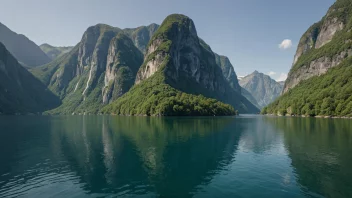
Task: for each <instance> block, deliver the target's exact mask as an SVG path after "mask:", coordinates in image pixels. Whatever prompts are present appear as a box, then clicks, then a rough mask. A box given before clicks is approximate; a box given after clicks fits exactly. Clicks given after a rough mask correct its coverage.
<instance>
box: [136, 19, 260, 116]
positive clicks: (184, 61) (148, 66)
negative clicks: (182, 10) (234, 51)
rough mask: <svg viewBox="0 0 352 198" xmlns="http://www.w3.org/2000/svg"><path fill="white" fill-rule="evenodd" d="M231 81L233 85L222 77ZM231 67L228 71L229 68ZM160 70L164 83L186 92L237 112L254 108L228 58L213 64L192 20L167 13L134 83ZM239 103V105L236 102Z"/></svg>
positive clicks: (254, 109) (209, 51)
mask: <svg viewBox="0 0 352 198" xmlns="http://www.w3.org/2000/svg"><path fill="white" fill-rule="evenodd" d="M221 66H223V68H224V73H225V74H227V77H229V80H233V79H235V80H234V81H233V84H232V85H233V87H231V86H230V85H229V82H228V81H227V80H226V79H225V77H224V74H223V71H222V70H221ZM231 68H232V70H231ZM159 71H161V72H163V74H164V75H165V82H166V83H168V84H169V85H171V86H172V87H174V88H176V89H179V90H181V91H183V92H186V93H191V94H202V95H204V96H206V97H211V98H216V99H219V100H220V101H223V102H227V103H230V104H233V105H234V106H235V108H236V107H238V109H240V111H242V112H245V111H246V110H244V108H248V109H247V112H248V111H249V112H253V111H257V110H256V108H255V107H254V105H253V104H251V103H250V102H249V101H248V100H246V99H245V98H244V97H243V96H242V95H241V94H240V89H239V88H238V86H237V85H236V81H237V76H236V74H235V72H234V70H233V67H232V65H231V63H230V62H229V61H228V59H226V58H224V57H223V65H221V63H220V65H218V64H217V63H216V59H215V54H214V53H213V52H212V50H211V49H210V47H209V46H208V45H206V44H205V43H204V41H202V40H201V39H199V38H198V35H197V31H196V28H195V26H194V23H193V21H192V20H191V19H190V18H188V17H186V16H183V15H170V16H168V17H167V18H166V19H165V20H164V22H163V24H162V25H161V27H160V28H159V30H158V31H157V32H156V33H155V35H154V37H153V39H152V40H151V42H150V45H149V47H148V49H147V52H146V56H145V61H144V63H143V65H142V66H141V68H140V70H139V71H138V74H137V77H136V84H139V83H141V82H142V81H144V80H146V79H148V78H150V77H152V76H153V75H154V74H155V73H157V72H159ZM240 104H242V105H240Z"/></svg>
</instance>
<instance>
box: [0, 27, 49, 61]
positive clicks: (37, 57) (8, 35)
mask: <svg viewBox="0 0 352 198" xmlns="http://www.w3.org/2000/svg"><path fill="white" fill-rule="evenodd" d="M0 42H1V43H3V44H4V45H5V47H6V48H7V50H8V51H9V52H10V53H11V54H12V55H13V56H14V57H15V58H16V59H17V60H18V61H19V62H20V63H21V64H22V65H23V66H26V67H35V66H39V65H44V64H46V63H49V62H50V58H49V57H48V56H47V55H46V54H45V53H44V52H43V51H42V50H41V49H40V48H39V47H38V46H37V45H36V44H35V43H34V42H33V41H31V40H29V39H28V38H27V37H26V36H24V35H22V34H17V33H15V32H13V31H12V30H10V29H9V28H8V27H6V26H5V25H4V24H2V23H0Z"/></svg>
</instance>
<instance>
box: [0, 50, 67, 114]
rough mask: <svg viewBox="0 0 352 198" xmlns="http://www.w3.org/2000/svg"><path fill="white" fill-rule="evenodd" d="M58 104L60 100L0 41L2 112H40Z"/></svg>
mask: <svg viewBox="0 0 352 198" xmlns="http://www.w3.org/2000/svg"><path fill="white" fill-rule="evenodd" d="M58 105H60V100H59V99H58V98H57V97H56V96H55V95H54V94H53V93H51V92H50V91H49V90H47V88H46V86H45V85H44V84H42V83H41V82H40V81H39V80H37V79H36V78H35V77H34V76H33V75H32V74H31V73H29V72H28V71H27V70H26V69H25V68H23V67H22V66H21V65H20V64H19V63H18V62H17V60H16V59H15V58H14V57H13V56H12V54H11V53H10V52H9V51H7V49H6V47H5V46H4V45H3V44H2V43H0V114H18V113H20V114H27V113H38V112H43V111H45V110H48V109H51V108H55V107H57V106H58Z"/></svg>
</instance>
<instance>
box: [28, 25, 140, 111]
mask: <svg viewBox="0 0 352 198" xmlns="http://www.w3.org/2000/svg"><path fill="white" fill-rule="evenodd" d="M123 33H124V31H123V30H121V29H119V28H116V27H111V26H108V25H105V24H98V25H95V26H92V27H90V28H88V29H87V30H86V32H85V33H84V35H83V37H82V39H81V41H80V42H79V43H78V44H77V45H76V46H75V47H74V48H73V49H72V50H71V51H70V52H69V53H66V54H64V55H62V56H60V57H58V58H57V59H55V60H54V61H53V62H51V63H49V64H47V65H44V66H41V67H38V68H35V69H33V70H31V72H32V73H33V74H34V75H35V76H37V77H38V78H39V79H40V80H41V81H42V82H44V83H45V84H46V85H47V86H48V87H49V88H50V89H51V90H52V91H53V92H54V93H55V94H56V95H58V96H59V97H60V98H61V99H62V100H63V105H61V106H60V107H59V108H57V109H54V110H52V111H50V112H49V113H54V114H56V113H60V114H62V113H97V112H98V110H99V109H100V108H101V107H102V106H103V105H104V104H106V103H109V102H110V101H111V100H113V99H115V98H117V97H119V96H121V95H122V94H123V93H125V92H126V91H128V89H129V88H130V87H131V86H132V85H133V82H134V78H135V74H136V73H137V71H138V68H139V66H140V65H141V63H142V61H143V58H142V57H143V56H142V53H141V52H140V51H139V50H138V49H137V48H136V47H135V46H134V44H133V42H132V41H131V39H130V38H129V37H128V36H126V35H124V34H123Z"/></svg>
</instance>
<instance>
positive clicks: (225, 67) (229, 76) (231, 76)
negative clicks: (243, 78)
mask: <svg viewBox="0 0 352 198" xmlns="http://www.w3.org/2000/svg"><path fill="white" fill-rule="evenodd" d="M214 54H215V59H216V64H217V65H219V66H220V68H221V70H222V74H223V75H224V77H225V79H226V80H227V82H228V83H229V84H230V86H231V87H232V88H233V90H235V91H237V92H238V93H241V92H242V91H241V90H242V89H241V86H240V84H239V83H238V79H237V75H236V72H235V69H234V68H233V66H232V64H231V62H230V60H229V58H228V57H226V56H222V55H218V54H216V53H214ZM247 99H248V98H247Z"/></svg>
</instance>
